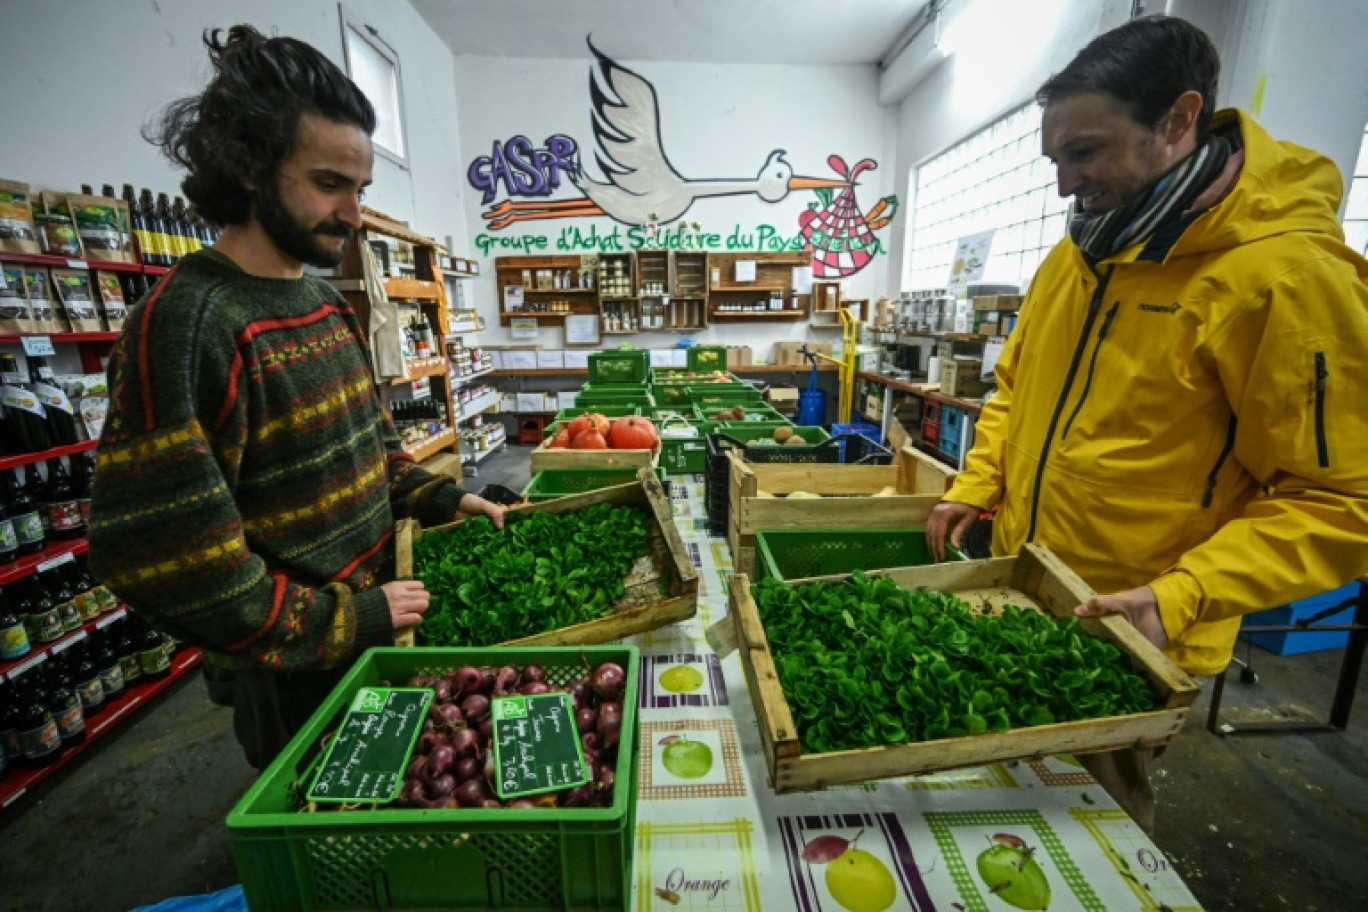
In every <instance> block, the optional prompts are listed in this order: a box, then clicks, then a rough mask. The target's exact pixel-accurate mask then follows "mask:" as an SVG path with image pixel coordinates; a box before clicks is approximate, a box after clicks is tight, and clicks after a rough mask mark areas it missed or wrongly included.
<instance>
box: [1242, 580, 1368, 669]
mask: <svg viewBox="0 0 1368 912" xmlns="http://www.w3.org/2000/svg"><path fill="white" fill-rule="evenodd" d="M1358 591H1359V584H1358V583H1357V582H1353V583H1348V584H1346V585H1344V586H1341V587H1340V588H1338V589H1335V590H1333V591H1331V592H1326V593H1324V594H1322V595H1313V596H1312V597H1310V598H1305V599H1302V600H1301V601H1299V602H1293V603H1292V604H1290V605H1284V606H1282V607H1281V608H1269V609H1268V610H1267V611H1256V612H1254V613H1253V614H1246V615H1245V616H1244V620H1243V621H1242V622H1241V626H1242V627H1244V626H1248V627H1255V626H1259V625H1263V624H1295V623H1297V621H1300V620H1302V619H1303V618H1308V617H1310V616H1311V615H1313V614H1316V613H1317V612H1319V611H1324V610H1325V609H1326V608H1333V607H1334V606H1335V605H1338V604H1339V603H1340V602H1343V601H1346V600H1348V599H1352V598H1355V597H1357V596H1358ZM1353 619H1354V606H1353V605H1349V606H1348V607H1346V608H1345V609H1344V610H1343V611H1339V612H1337V613H1335V614H1332V615H1330V616H1329V617H1327V618H1322V619H1321V620H1320V621H1319V622H1318V623H1319V624H1348V623H1349V622H1350V621H1352V620H1353ZM1311 629H1312V630H1314V629H1315V628H1314V627H1312V628H1311ZM1241 635H1242V636H1243V637H1245V638H1246V639H1247V640H1249V641H1250V642H1252V643H1253V644H1254V645H1255V646H1259V647H1261V648H1263V649H1267V650H1268V651H1269V652H1272V653H1275V654H1277V655H1281V656H1288V655H1301V654H1302V653H1306V652H1324V651H1325V650H1327V649H1343V648H1344V645H1345V644H1346V643H1348V642H1349V634H1348V632H1347V631H1342V630H1341V631H1333V630H1330V631H1326V632H1324V633H1300V632H1298V633H1246V634H1241Z"/></svg>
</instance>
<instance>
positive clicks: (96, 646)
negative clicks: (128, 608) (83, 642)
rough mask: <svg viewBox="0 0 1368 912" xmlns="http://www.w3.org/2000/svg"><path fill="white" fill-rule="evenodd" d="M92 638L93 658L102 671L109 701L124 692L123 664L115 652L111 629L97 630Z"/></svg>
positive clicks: (105, 692) (101, 678)
mask: <svg viewBox="0 0 1368 912" xmlns="http://www.w3.org/2000/svg"><path fill="white" fill-rule="evenodd" d="M90 639H91V644H90V648H91V652H92V658H93V659H94V661H95V668H96V669H97V670H98V671H99V672H100V686H101V687H102V688H103V689H104V695H105V701H106V702H108V701H110V700H113V699H115V698H116V697H119V696H121V695H122V694H123V691H124V676H123V666H122V665H120V664H119V657H118V656H117V655H115V654H114V645H113V635H112V634H111V632H110V631H109V629H107V628H106V629H104V630H96V631H95V633H94V635H93V636H91V638H90Z"/></svg>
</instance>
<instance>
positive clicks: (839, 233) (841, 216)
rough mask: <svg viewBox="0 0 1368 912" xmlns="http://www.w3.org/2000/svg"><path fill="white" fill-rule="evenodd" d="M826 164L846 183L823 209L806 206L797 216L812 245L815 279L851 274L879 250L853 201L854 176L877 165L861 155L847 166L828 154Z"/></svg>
mask: <svg viewBox="0 0 1368 912" xmlns="http://www.w3.org/2000/svg"><path fill="white" fill-rule="evenodd" d="M827 164H829V165H831V167H832V170H834V171H835V172H836V173H837V174H839V175H841V176H842V177H844V178H846V179H847V180H849V181H850V184H849V185H848V186H846V187H844V188H843V189H842V190H841V191H840V192H839V193H837V194H836V197H835V198H834V199H832V200H831V202H830V204H829V205H827V207H826V208H825V209H816V208H813V209H808V210H807V211H806V212H803V213H801V214H799V216H798V224H799V225H800V228H801V234H802V235H803V238H804V239H805V240H806V241H807V242H808V243H809V244H810V245H812V275H813V277H814V278H818V279H827V278H841V277H843V276H849V275H854V274H855V273H857V272H859V271H860V270H861V269H863V268H865V266H867V265H868V264H869V261H870V260H872V259H874V254H875V253H877V252H878V250H879V240H878V238H876V237H875V236H874V232H873V231H871V230H870V228H869V223H868V222H867V221H865V217H864V215H863V214H861V212H860V209H859V206H858V204H857V203H856V201H855V178H856V177H857V176H858V175H859V174H860V172H862V171H872V170H873V169H874V168H876V167H878V166H877V165H876V164H875V163H874V162H873V161H871V160H869V159H865V160H864V161H862V162H859V163H858V164H856V165H855V167H854V168H848V167H847V166H846V163H845V161H844V160H843V159H842V158H841V157H840V156H839V155H833V156H831V157H830V158H828V159H827Z"/></svg>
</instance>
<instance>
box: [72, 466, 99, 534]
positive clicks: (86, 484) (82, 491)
mask: <svg viewBox="0 0 1368 912" xmlns="http://www.w3.org/2000/svg"><path fill="white" fill-rule="evenodd" d="M73 458H75V460H76V466H75V468H74V471H73V475H74V476H75V477H74V479H73V484H74V485H75V487H76V497H77V500H78V502H79V503H80V505H81V522H82V524H83V525H86V526H89V525H90V494H91V492H92V491H94V490H95V452H94V450H86V451H85V452H84V453H82V454H81V455H80V456H79V457H73Z"/></svg>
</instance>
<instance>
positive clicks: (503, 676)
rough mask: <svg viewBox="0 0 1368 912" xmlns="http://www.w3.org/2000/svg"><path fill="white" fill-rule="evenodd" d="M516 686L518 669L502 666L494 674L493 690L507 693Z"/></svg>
mask: <svg viewBox="0 0 1368 912" xmlns="http://www.w3.org/2000/svg"><path fill="white" fill-rule="evenodd" d="M517 686H518V669H516V668H514V667H513V666H512V665H504V666H503V667H502V668H500V669H499V670H498V671H496V672H494V689H495V690H504V691H509V690H514V689H515V688H517Z"/></svg>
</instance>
